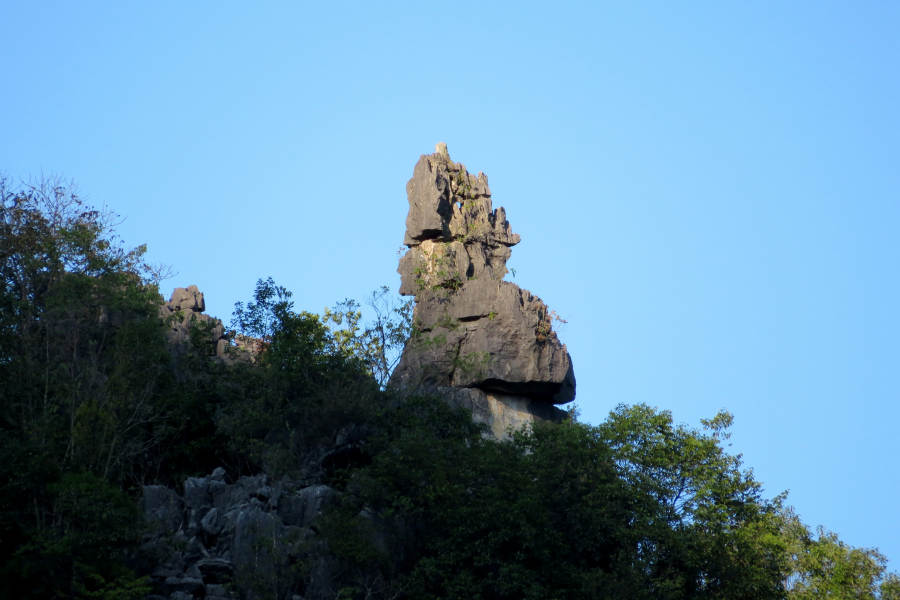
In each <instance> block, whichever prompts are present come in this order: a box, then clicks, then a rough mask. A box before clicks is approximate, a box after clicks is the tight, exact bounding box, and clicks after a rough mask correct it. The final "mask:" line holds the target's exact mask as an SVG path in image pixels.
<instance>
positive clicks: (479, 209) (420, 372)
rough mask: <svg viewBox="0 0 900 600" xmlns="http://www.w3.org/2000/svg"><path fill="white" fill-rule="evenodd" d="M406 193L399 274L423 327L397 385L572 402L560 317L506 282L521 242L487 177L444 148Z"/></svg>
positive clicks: (424, 161) (423, 163)
mask: <svg viewBox="0 0 900 600" xmlns="http://www.w3.org/2000/svg"><path fill="white" fill-rule="evenodd" d="M406 191H407V197H408V200H409V214H408V216H407V218H406V234H405V236H404V244H406V245H407V246H408V247H409V250H408V251H407V252H406V253H405V254H404V255H403V257H402V258H401V259H400V265H399V268H398V272H399V273H400V278H401V287H400V293H401V294H404V295H413V296H415V297H416V308H415V313H414V319H415V323H416V332H415V335H414V336H413V338H412V339H411V340H410V341H409V343H408V344H407V346H406V348H405V350H404V353H403V356H402V358H401V360H400V364H399V365H398V366H397V369H396V370H395V372H394V374H393V377H392V383H394V384H395V385H399V386H403V387H414V388H415V387H423V386H424V387H429V386H430V387H437V388H467V389H471V390H480V391H482V392H485V393H497V394H505V395H508V396H510V397H517V398H522V399H528V400H533V401H537V402H541V403H551V404H562V403H566V402H569V401H571V400H573V399H574V398H575V374H574V370H573V368H572V360H571V358H570V357H569V353H568V352H567V351H566V347H565V345H563V344H562V343H561V342H560V341H559V339H558V337H557V335H556V332H555V331H554V330H553V324H554V316H555V313H553V312H552V311H550V310H549V309H548V308H547V306H546V305H545V304H544V303H543V302H542V301H541V299H540V298H538V297H537V296H535V295H533V294H531V293H530V292H528V291H526V290H522V289H521V288H519V287H518V286H517V285H515V284H513V283H510V282H508V281H503V277H504V276H505V275H506V273H507V269H506V261H507V260H509V257H510V254H511V250H510V248H511V247H512V246H514V245H516V244H518V243H519V241H520V238H519V236H518V235H517V234H515V233H513V232H512V229H511V227H510V224H509V222H508V221H507V220H506V211H505V210H504V209H503V208H502V207H501V208H498V209H496V210H495V209H493V207H492V203H491V190H490V187H489V186H488V178H487V176H486V175H484V174H483V173H479V174H478V176H472V175H471V174H470V173H469V172H468V171H467V170H466V167H465V165H463V164H462V163H455V162H453V161H452V160H451V159H450V155H449V152H448V151H447V146H446V144H438V145H437V150H436V152H435V153H434V154H429V155H423V156H422V157H421V158H420V159H419V162H418V163H417V164H416V166H415V169H414V170H413V176H412V179H410V180H409V183H408V184H407V185H406ZM456 395H458V394H456ZM454 397H455V396H454ZM542 410H543V409H542ZM532 412H534V411H532ZM545 412H546V411H545Z"/></svg>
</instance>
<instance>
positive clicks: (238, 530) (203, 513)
mask: <svg viewBox="0 0 900 600" xmlns="http://www.w3.org/2000/svg"><path fill="white" fill-rule="evenodd" d="M336 497H337V493H336V492H335V491H334V490H332V489H331V488H329V487H328V486H325V485H321V484H314V483H312V482H307V481H293V480H290V479H287V478H284V479H281V480H277V481H269V480H268V478H267V477H266V475H259V476H256V477H241V478H240V479H238V480H237V481H235V482H234V483H231V484H229V483H227V482H226V481H225V471H224V470H223V469H221V468H219V469H216V470H215V471H214V472H213V473H212V474H211V475H208V476H206V477H200V478H197V477H191V478H190V479H188V480H186V481H185V482H184V493H183V495H181V494H178V493H177V492H175V491H174V490H171V489H168V488H166V487H163V486H158V485H150V486H144V488H143V496H142V498H141V508H142V510H143V512H144V515H145V519H146V522H147V526H148V527H147V534H146V536H145V540H144V544H143V546H142V547H141V552H140V555H141V556H144V557H147V558H148V559H150V560H151V564H150V565H148V567H149V568H148V569H147V570H148V571H149V574H150V582H151V584H152V586H153V588H154V589H155V591H156V594H155V595H152V596H149V597H148V598H149V599H158V600H165V599H166V598H168V599H169V600H171V599H173V598H182V597H183V598H201V597H205V598H207V600H212V599H216V598H221V599H223V600H224V599H225V598H231V599H234V598H260V597H263V595H261V594H260V592H261V591H264V592H266V595H265V597H273V594H274V597H277V598H297V597H298V596H297V595H296V594H297V593H298V591H300V590H298V587H297V586H298V585H299V584H300V580H301V578H300V577H298V574H297V573H298V569H297V566H298V563H306V564H308V565H309V566H311V567H312V569H311V571H310V581H309V585H308V587H307V588H306V589H305V590H304V593H305V596H306V597H307V598H326V597H334V596H335V594H334V592H333V591H332V590H331V589H330V586H331V584H332V580H333V579H334V578H335V573H334V572H332V571H333V569H331V562H332V561H331V559H330V558H329V557H328V555H327V553H325V552H324V551H323V549H322V548H320V547H319V546H320V545H315V544H310V543H306V542H307V540H310V539H312V538H314V537H315V533H314V531H313V529H311V527H312V525H313V521H314V520H315V519H316V517H318V516H319V515H320V514H321V513H322V509H323V508H324V507H325V506H326V505H328V504H329V503H333V502H334V501H335V499H336ZM261 584H262V585H263V587H262V589H261V588H260V585H261ZM180 594H184V595H183V596H181V595H180Z"/></svg>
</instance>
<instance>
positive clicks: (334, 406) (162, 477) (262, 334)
mask: <svg viewBox="0 0 900 600" xmlns="http://www.w3.org/2000/svg"><path fill="white" fill-rule="evenodd" d="M0 201H2V204H0V273H2V278H3V287H2V290H0V581H3V584H2V585H0V598H106V599H110V600H111V599H114V598H122V599H125V598H140V597H141V596H143V595H145V594H146V593H148V591H149V589H150V588H149V584H148V580H147V578H146V577H143V576H142V573H141V572H140V570H139V567H138V565H139V564H140V561H139V560H137V559H138V558H139V555H140V552H139V547H140V543H141V540H142V536H143V534H144V524H143V520H142V516H141V514H140V511H139V510H138V508H137V499H138V497H139V495H140V486H141V485H146V484H151V483H160V484H164V485H170V486H173V487H175V486H177V485H178V484H179V483H180V482H181V481H182V480H183V479H184V478H185V477H188V476H194V475H203V474H206V473H209V472H211V471H212V470H213V469H215V468H217V467H224V468H225V469H226V471H227V473H228V476H229V477H231V478H235V477H237V476H239V475H241V474H253V473H257V472H260V471H265V472H267V473H269V474H270V475H271V476H280V475H284V474H286V475H297V474H298V473H300V472H301V471H302V472H303V473H304V475H305V476H307V477H318V478H320V480H322V481H324V482H326V483H328V484H329V485H330V486H332V487H333V488H335V489H336V490H338V491H339V492H340V493H339V495H338V497H339V498H340V501H339V502H337V503H336V504H335V505H333V506H332V507H331V509H330V510H328V511H327V512H326V513H325V514H324V515H323V516H322V517H321V519H320V521H319V523H318V524H317V526H316V529H317V531H318V533H319V539H320V540H323V541H325V542H326V543H327V547H328V549H329V552H331V553H332V555H333V556H334V558H335V560H336V561H337V563H336V564H338V565H340V572H339V575H338V581H337V583H338V584H339V585H338V589H336V590H335V594H336V596H339V597H345V598H485V599H487V598H510V599H512V598H534V599H538V598H540V599H550V598H629V599H632V598H634V599H640V598H648V599H650V598H653V599H688V598H709V599H713V598H716V599H718V598H722V599H725V598H729V599H732V598H734V599H740V598H748V599H750V598H754V599H756V598H759V599H764V598H795V599H805V598H813V597H815V598H818V597H827V598H882V599H885V600H886V599H888V598H900V580H898V579H897V577H896V576H895V575H893V574H889V573H887V571H886V560H885V558H884V557H883V556H881V555H880V554H878V553H877V552H876V551H874V550H866V549H858V548H852V547H849V546H847V545H846V544H844V543H842V542H841V541H840V540H839V539H838V537H837V536H836V535H835V534H833V533H831V532H829V531H827V530H824V529H820V530H819V531H818V534H817V535H813V534H812V533H811V532H810V531H809V529H808V528H807V527H806V526H805V525H803V524H802V522H800V520H799V519H798V518H797V516H796V514H794V512H793V511H792V509H790V508H789V507H786V506H784V504H783V498H781V497H777V498H775V499H771V500H770V499H766V497H764V496H763V495H762V490H761V488H760V485H759V484H758V483H757V482H756V481H755V480H754V479H753V476H752V473H750V472H749V471H746V470H744V469H742V465H741V462H740V457H738V456H733V455H731V454H729V453H728V452H727V451H726V448H725V447H724V446H723V441H724V440H725V439H726V438H727V435H728V434H727V433H726V430H727V428H728V426H729V425H730V424H731V416H730V415H729V414H728V413H725V412H723V413H721V414H719V415H717V416H716V417H714V418H712V419H710V420H709V421H705V422H704V423H703V428H702V429H692V428H689V427H685V426H680V425H676V424H674V423H673V422H672V418H671V415H670V414H669V413H667V412H665V411H659V410H657V409H654V408H651V407H648V406H644V405H638V406H619V407H617V408H616V409H615V410H614V411H613V412H612V413H611V414H610V416H609V418H608V419H607V420H606V421H605V422H604V423H602V424H600V425H597V426H591V425H588V424H585V423H580V422H578V421H577V419H576V418H575V415H574V411H573V414H572V418H571V419H570V420H568V421H567V422H565V423H562V424H545V425H536V426H535V427H534V428H532V429H530V430H524V431H517V432H511V433H510V436H511V437H510V439H509V440H508V441H504V442H497V441H494V440H491V439H485V438H484V437H483V435H482V434H483V429H482V427H481V426H479V425H477V424H475V423H473V422H472V419H471V416H470V415H469V414H467V413H466V412H465V411H461V410H453V409H451V408H449V407H448V406H447V405H446V404H444V403H443V402H442V401H440V400H439V399H435V398H428V397H404V396H402V395H399V394H396V393H393V392H391V391H390V390H388V389H386V382H387V378H388V376H389V374H390V371H391V368H392V366H393V364H394V363H395V361H396V351H397V348H398V347H399V346H400V345H402V343H403V341H404V340H405V339H406V338H407V336H408V335H409V333H410V331H409V316H410V314H409V311H410V305H409V304H408V303H407V304H396V305H393V304H390V303H389V302H388V295H387V292H386V290H381V291H380V292H378V293H376V294H375V295H373V297H372V299H371V303H372V305H373V308H375V309H376V315H377V318H376V320H375V322H374V323H373V324H371V325H370V326H368V327H365V328H363V327H361V326H360V318H361V315H360V312H359V310H358V306H357V305H355V304H354V303H352V302H350V301H345V302H344V303H341V304H339V305H338V306H337V307H336V308H335V309H334V310H326V311H325V313H324V314H323V315H316V314H312V313H308V312H296V311H295V310H294V307H293V304H292V301H291V294H290V292H288V291H287V290H285V289H284V288H281V287H279V286H277V285H276V284H275V283H274V282H273V281H272V280H271V279H269V280H261V281H260V282H259V284H258V285H257V288H256V289H255V290H254V293H253V298H252V299H251V300H250V301H249V302H247V303H241V304H238V305H237V306H236V309H235V314H234V320H233V323H232V326H233V327H234V328H235V329H236V330H237V331H238V333H239V334H240V335H243V336H247V338H246V339H252V340H255V342H254V343H256V344H257V346H256V349H257V350H256V352H255V353H253V354H252V356H251V355H248V354H246V353H243V354H242V353H241V351H238V350H237V349H234V350H233V351H234V352H235V356H234V360H231V361H222V360H218V359H215V358H212V357H210V356H209V353H208V351H207V348H208V345H209V339H208V335H209V331H208V330H206V329H204V328H203V327H200V326H197V327H195V328H194V330H193V331H192V339H191V342H190V343H189V344H187V345H186V346H184V347H180V348H178V349H174V347H173V345H172V344H171V343H170V342H169V341H168V340H167V338H166V330H167V325H166V323H164V322H163V319H162V318H161V317H160V314H161V313H160V311H159V305H160V304H161V299H160V297H159V294H158V291H157V286H156V284H157V283H158V277H159V274H160V270H159V269H158V268H153V267H151V266H150V265H147V264H146V263H145V262H144V260H143V250H144V249H143V248H137V249H135V250H127V249H124V248H123V247H122V244H121V242H120V241H119V240H118V239H117V238H116V235H115V231H114V225H115V216H114V215H112V214H111V213H108V212H104V211H97V210H94V209H92V208H89V207H86V206H85V205H84V204H83V203H82V201H81V199H80V198H79V197H78V195H77V193H76V192H75V191H74V189H73V188H72V187H71V186H70V185H66V184H64V183H63V182H60V181H50V182H42V183H41V184H39V185H35V186H23V187H19V188H11V187H9V185H8V182H7V181H6V180H0ZM351 430H352V431H353V432H354V435H355V436H356V438H357V439H360V440H362V442H361V443H360V444H359V445H358V447H357V451H356V452H355V454H345V455H342V456H341V459H340V460H337V459H335V458H334V456H333V455H332V458H331V459H329V460H330V462H327V463H321V461H320V462H316V460H317V459H316V457H317V456H320V455H321V454H322V452H321V449H322V448H327V447H330V446H333V445H334V444H335V440H336V439H337V438H339V437H341V436H344V437H346V435H347V432H348V431H351ZM313 467H315V468H316V469H318V471H316V472H314V473H311V472H310V469H311V468H313Z"/></svg>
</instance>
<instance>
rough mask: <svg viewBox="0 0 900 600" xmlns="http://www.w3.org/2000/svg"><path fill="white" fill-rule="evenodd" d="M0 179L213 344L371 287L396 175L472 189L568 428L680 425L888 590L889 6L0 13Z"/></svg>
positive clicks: (892, 173) (178, 7) (146, 7)
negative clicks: (24, 188)
mask: <svg viewBox="0 0 900 600" xmlns="http://www.w3.org/2000/svg"><path fill="white" fill-rule="evenodd" d="M0 16H2V19H0V21H2V22H3V24H4V27H3V29H4V35H3V36H0V67H2V74H3V81H4V84H5V85H4V91H3V93H2V95H0V170H4V171H5V172H6V173H7V175H9V176H11V177H14V178H16V179H18V178H28V177H29V176H35V175H39V174H40V173H42V172H43V173H45V174H50V173H57V174H64V175H66V176H68V177H71V178H74V179H75V180H76V181H77V182H78V183H79V185H80V188H81V190H82V191H83V192H84V193H86V194H87V195H88V196H89V198H90V200H91V201H92V202H93V203H95V204H105V205H108V206H110V207H112V208H114V209H116V210H117V211H118V212H120V213H121V214H122V215H124V216H126V217H127V220H126V221H125V223H124V224H123V225H122V227H121V232H122V234H123V235H124V237H125V240H126V241H127V242H128V243H129V244H132V245H137V244H141V243H147V244H148V245H149V248H150V258H151V259H152V260H156V261H162V262H166V263H169V264H171V265H173V266H174V267H175V269H176V270H177V271H178V272H179V275H178V276H177V277H176V278H175V279H173V280H170V281H168V282H166V284H164V288H166V292H167V293H168V292H169V291H171V288H172V287H174V286H176V285H178V286H186V285H188V284H196V285H198V286H200V289H201V290H203V291H204V292H205V293H206V298H207V306H208V307H209V311H210V312H211V313H212V314H214V315H216V316H219V317H221V318H223V319H225V320H226V321H227V319H228V317H229V316H230V314H231V310H232V307H233V305H234V303H235V302H236V301H239V300H246V299H247V298H248V297H249V296H250V294H251V291H252V288H253V284H254V282H255V281H256V279H258V278H260V277H267V276H270V275H271V276H272V277H274V278H275V280H276V281H277V282H278V283H279V284H281V285H284V286H286V287H288V288H289V289H291V290H293V291H294V294H295V299H296V301H297V305H298V307H299V308H302V309H306V310H312V311H321V309H322V308H324V307H325V306H328V305H332V304H333V303H334V302H335V301H338V300H342V299H344V298H345V297H351V298H357V299H362V298H363V297H364V296H366V295H367V294H368V293H369V292H371V291H372V290H374V289H375V288H377V287H378V286H381V285H388V286H391V287H392V288H394V289H396V288H397V286H398V284H399V278H398V276H397V275H396V273H395V269H396V260H397V254H396V251H397V249H398V247H399V246H400V244H401V242H402V238H403V229H404V219H405V216H406V208H407V204H406V197H405V184H406V180H407V179H408V178H409V177H410V176H411V174H412V167H413V165H414V164H415V162H416V161H417V159H418V157H419V155H420V154H423V153H428V152H432V151H433V148H434V144H435V143H436V142H439V141H443V142H447V144H448V145H449V149H450V154H451V157H453V158H454V160H457V161H461V162H463V163H465V164H466V165H467V167H468V168H469V170H470V171H472V172H475V173H477V172H478V171H484V172H485V173H487V174H488V175H489V177H490V182H491V189H492V191H493V193H494V205H495V206H498V205H503V206H505V207H506V209H507V214H508V216H509V219H510V222H511V223H512V226H513V230H514V231H516V232H517V233H519V234H521V235H522V240H523V241H522V243H521V244H520V245H519V246H517V247H516V248H514V249H513V257H512V260H511V261H510V266H511V267H514V268H515V269H516V272H517V275H516V278H515V279H514V280H513V281H514V282H515V283H517V284H519V285H521V286H523V287H525V288H527V289H529V290H531V291H532V292H534V293H536V294H537V295H539V296H540V297H541V298H543V299H544V300H545V301H546V302H547V303H548V304H549V305H550V307H551V308H554V309H555V310H557V311H558V312H559V314H560V315H562V316H563V317H564V318H566V319H567V320H568V321H569V323H568V325H567V326H566V327H565V329H564V331H563V332H562V335H561V337H562V339H563V341H564V342H565V343H566V344H567V345H568V348H569V350H570V352H571V354H572V357H573V361H574V364H575V373H576V376H577V379H578V399H577V404H578V405H579V406H580V408H581V410H582V418H583V419H584V420H586V421H590V422H593V423H597V422H600V421H601V420H602V419H603V418H604V417H605V415H606V414H607V413H608V412H609V410H610V409H611V408H612V407H614V406H615V405H616V404H618V403H620V402H625V403H636V402H646V403H649V404H651V405H654V406H659V407H660V408H664V409H668V410H671V411H672V413H673V414H674V417H675V419H676V421H679V422H686V423H689V424H693V425H699V419H700V418H702V417H710V416H712V415H714V414H715V413H716V412H717V411H718V410H719V409H720V408H723V407H724V408H727V409H728V410H730V411H731V412H733V413H734V415H735V419H736V425H735V427H734V436H733V438H732V441H733V443H734V446H733V450H735V451H736V452H742V453H743V454H744V458H745V462H746V465H747V466H749V467H752V468H753V469H754V472H755V475H756V477H757V478H758V479H759V480H761V481H762V482H764V485H765V488H766V490H767V493H768V494H769V495H772V496H773V495H775V494H777V493H779V492H781V491H783V490H786V489H790V490H791V493H790V497H789V498H790V502H791V503H792V504H794V505H795V506H796V507H797V510H798V511H799V513H800V514H801V515H802V517H803V518H804V520H805V521H806V522H808V523H809V524H811V525H813V526H815V525H817V524H824V525H825V526H827V527H829V528H830V529H832V530H834V531H837V532H838V533H839V534H840V535H841V536H842V537H843V538H844V539H845V540H846V541H847V542H849V543H851V544H854V545H857V546H867V547H872V546H877V547H879V548H880V549H881V550H882V551H883V552H885V553H886V554H888V556H889V557H892V558H894V562H893V567H894V568H895V569H896V568H900V514H898V511H897V498H898V497H900V467H898V457H900V435H898V433H897V432H898V423H900V311H898V308H900V302H898V301H900V277H898V275H900V235H898V233H900V147H898V144H900V110H898V107H900V43H898V40H900V35H898V33H900V4H897V3H892V2H869V1H865V0H861V1H859V2H843V3H838V2H821V1H820V2H801V1H797V2H791V3H784V2H753V3H751V2H730V3H714V2H705V3H700V2H680V3H671V2H670V3H663V2H645V3H627V5H626V4H625V3H616V4H613V3H600V2H591V3H562V4H553V5H551V4H550V3H529V2H516V3H512V2H509V3H504V2H496V3H491V4H489V5H488V4H486V3H472V2H465V1H461V2H454V3H422V2H410V3H399V2H381V3H362V2H359V3H350V2H330V3H318V4H311V3H303V2H283V3H279V2H268V3H232V2H191V3H175V2H153V3H150V2H129V3H113V2H107V3H98V2H93V3H92V2H78V3H74V2H40V1H28V2H24V1H10V0H2V1H0Z"/></svg>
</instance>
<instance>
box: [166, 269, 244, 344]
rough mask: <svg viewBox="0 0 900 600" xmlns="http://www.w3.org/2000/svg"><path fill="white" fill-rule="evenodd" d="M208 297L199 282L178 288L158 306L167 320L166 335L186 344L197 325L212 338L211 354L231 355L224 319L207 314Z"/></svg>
mask: <svg viewBox="0 0 900 600" xmlns="http://www.w3.org/2000/svg"><path fill="white" fill-rule="evenodd" d="M205 310H206V301H205V300H204V298H203V292H201V291H200V290H199V289H198V288H197V286H196V285H189V286H188V287H186V288H175V291H173V292H172V296H171V297H170V298H169V301H168V302H166V303H164V304H163V305H162V306H160V308H159V312H160V316H161V317H162V318H163V319H164V320H165V321H166V322H167V323H168V325H169V331H168V332H167V336H168V338H169V341H170V342H172V343H173V344H174V345H178V344H183V343H186V342H188V341H189V340H190V338H191V334H190V331H191V327H192V326H193V325H198V326H200V327H201V328H202V330H204V337H205V338H207V339H208V340H209V354H210V355H211V356H217V357H219V358H223V359H224V358H228V357H227V353H226V350H225V349H226V348H227V347H228V335H227V334H226V332H225V326H224V325H222V321H220V320H219V319H216V318H215V317H211V316H209V315H208V314H206V313H205V312H204V311H205Z"/></svg>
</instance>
